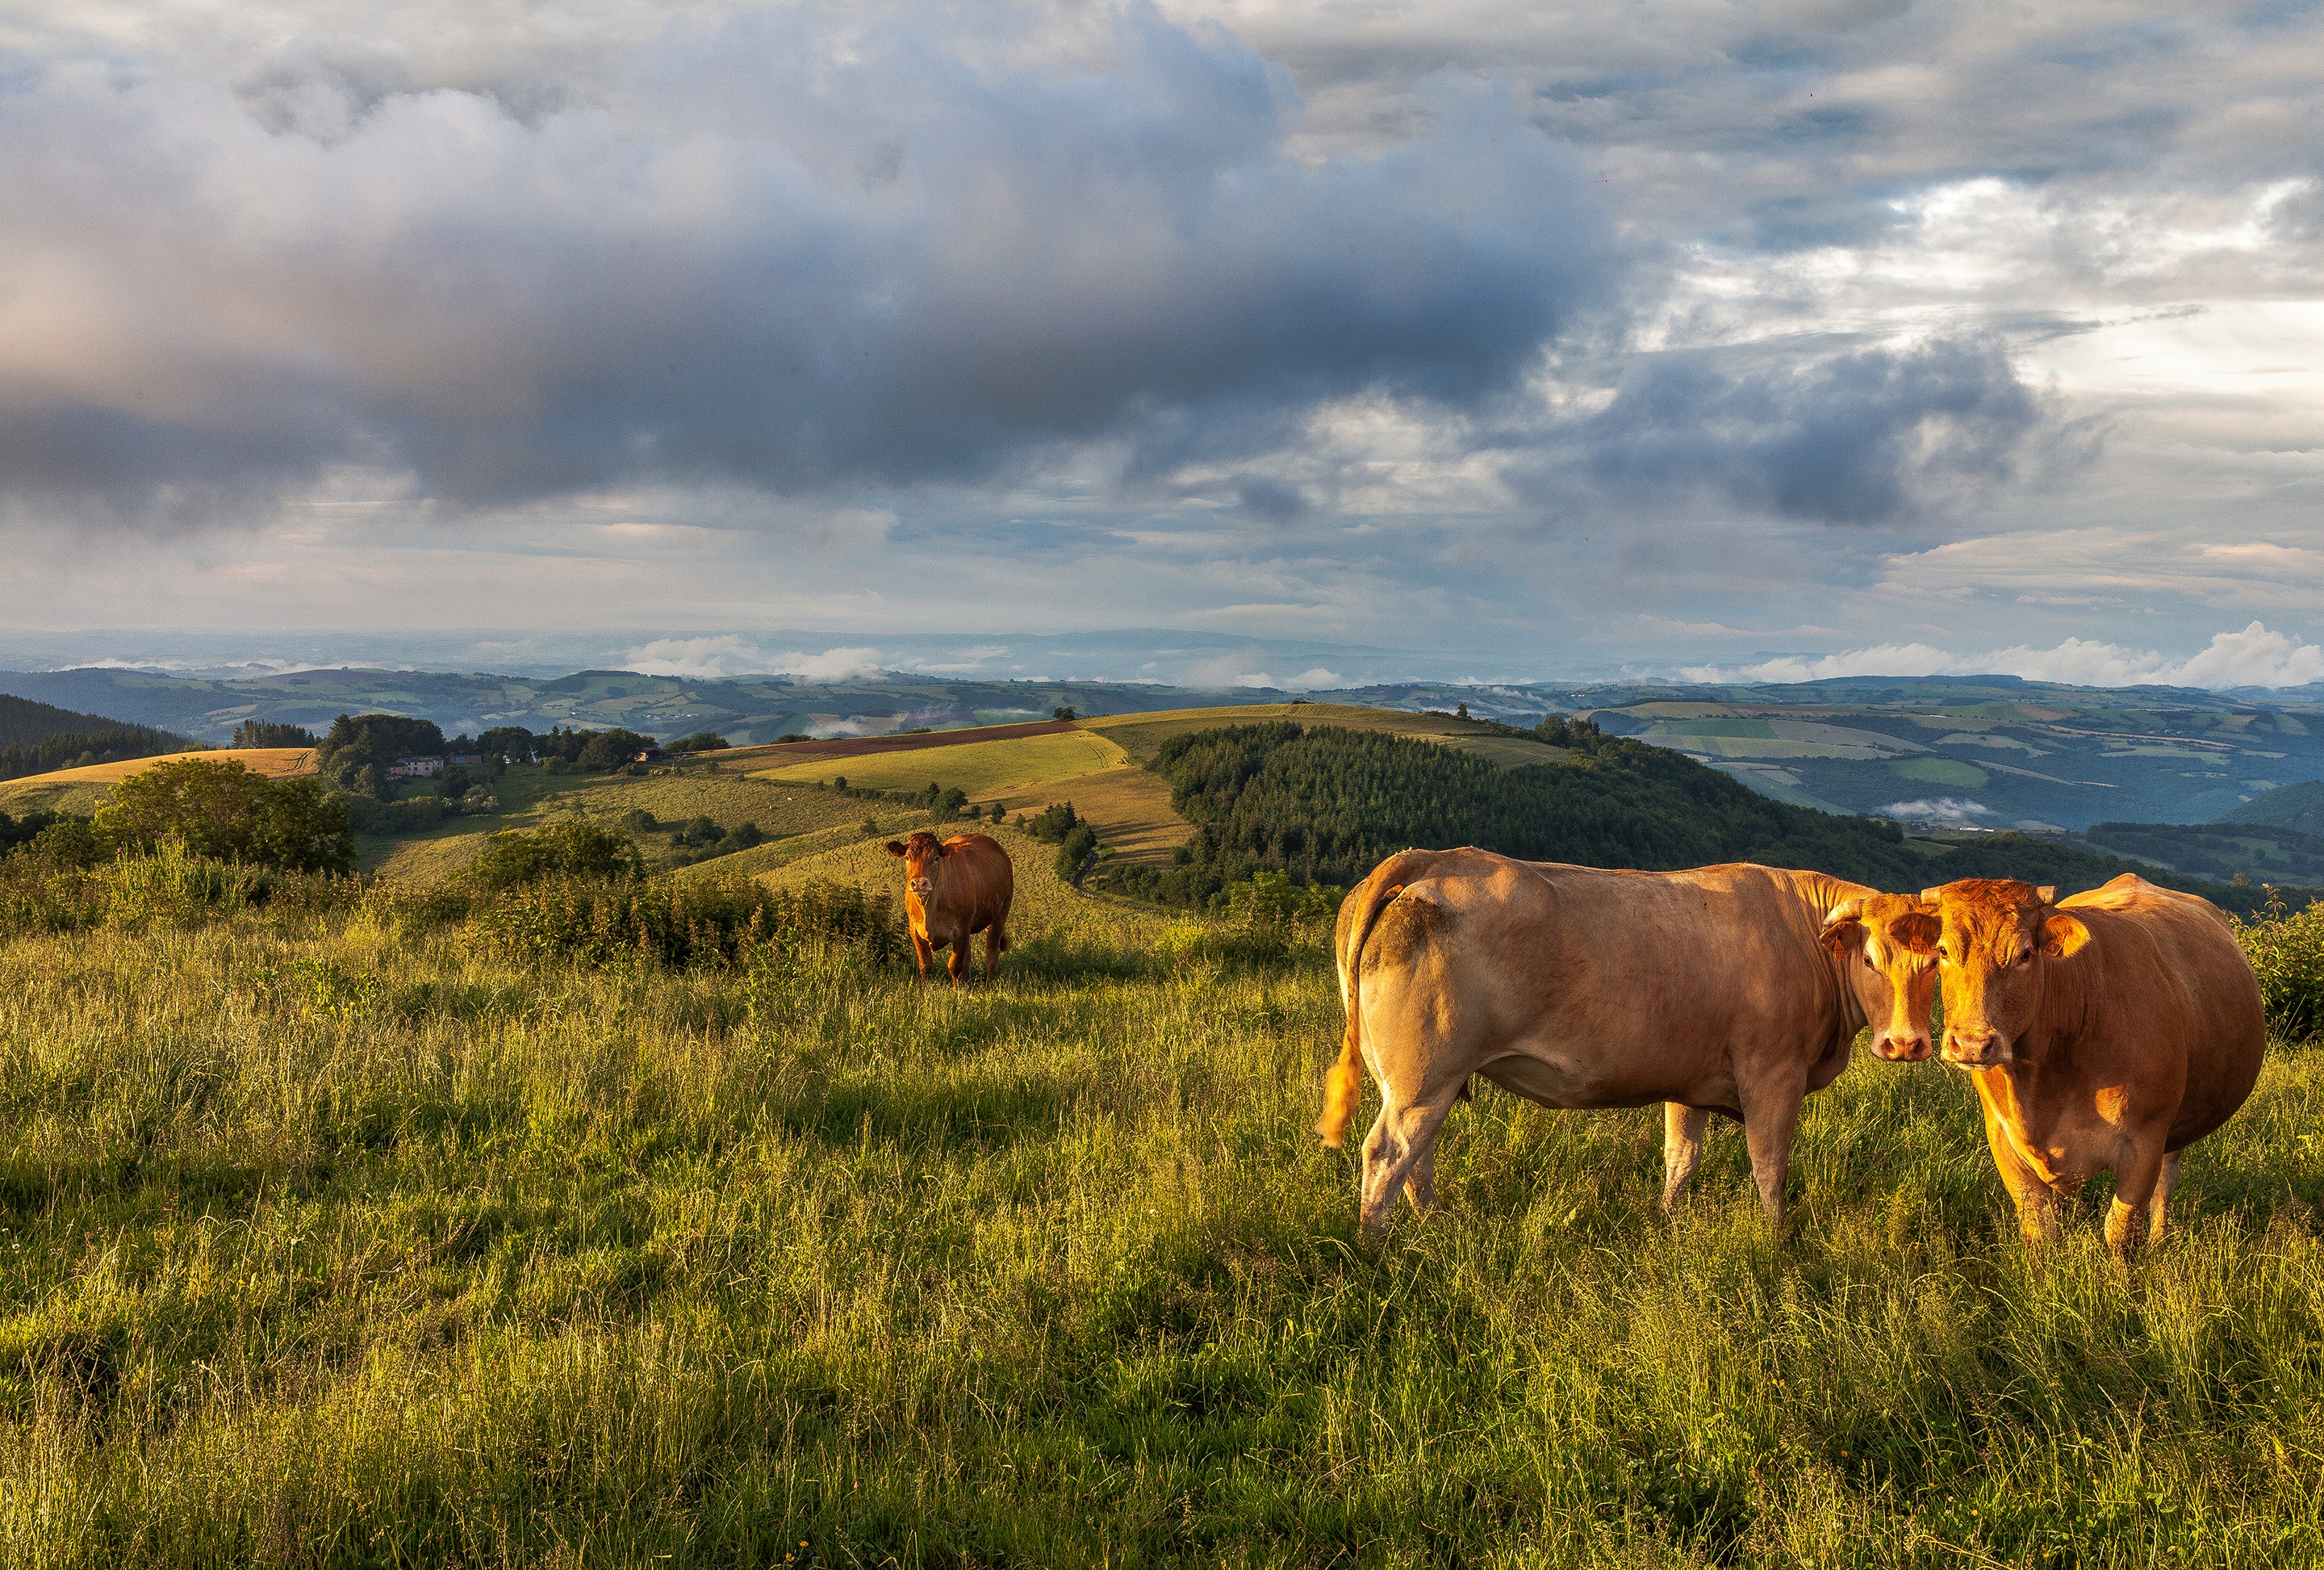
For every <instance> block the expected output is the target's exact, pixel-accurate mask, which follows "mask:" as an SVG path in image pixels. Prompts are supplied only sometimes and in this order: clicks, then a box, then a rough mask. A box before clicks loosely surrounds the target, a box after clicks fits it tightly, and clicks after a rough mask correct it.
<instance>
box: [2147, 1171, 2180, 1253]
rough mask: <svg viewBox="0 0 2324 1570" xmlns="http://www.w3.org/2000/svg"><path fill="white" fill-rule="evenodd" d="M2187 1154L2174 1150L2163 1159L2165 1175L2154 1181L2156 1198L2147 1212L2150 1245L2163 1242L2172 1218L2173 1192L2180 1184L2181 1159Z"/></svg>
mask: <svg viewBox="0 0 2324 1570" xmlns="http://www.w3.org/2000/svg"><path fill="white" fill-rule="evenodd" d="M2186 1153H2187V1152H2186V1151H2184V1150H2173V1151H2172V1152H2171V1153H2170V1154H2169V1155H2167V1156H2165V1157H2163V1175H2162V1176H2161V1177H2159V1178H2156V1179H2155V1180H2154V1198H2153V1202H2152V1204H2151V1205H2149V1207H2148V1211H2147V1222H2146V1241H2147V1242H2150V1243H2159V1242H2162V1241H2163V1226H2164V1224H2166V1223H2167V1222H2168V1221H2169V1220H2170V1216H2171V1190H2172V1188H2174V1187H2177V1186H2178V1182H2179V1158H2180V1157H2181V1156H2183V1155H2185V1154H2186Z"/></svg>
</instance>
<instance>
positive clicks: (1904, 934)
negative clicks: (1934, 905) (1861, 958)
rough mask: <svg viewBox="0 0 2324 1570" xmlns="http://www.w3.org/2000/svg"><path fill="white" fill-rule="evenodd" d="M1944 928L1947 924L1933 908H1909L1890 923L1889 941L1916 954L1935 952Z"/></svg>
mask: <svg viewBox="0 0 2324 1570" xmlns="http://www.w3.org/2000/svg"><path fill="white" fill-rule="evenodd" d="M1944 930H1945V924H1944V923H1943V922H1941V921H1940V920H1938V919H1937V913H1936V912H1935V911H1933V910H1908V911H1906V912H1905V913H1904V915H1902V916H1899V917H1897V918H1896V919H1895V920H1894V921H1891V922H1890V923H1888V937H1889V941H1891V942H1893V943H1895V945H1896V946H1897V947H1899V948H1908V949H1910V950H1912V951H1913V952H1914V954H1934V953H1935V952H1936V951H1937V939H1938V938H1939V937H1942V936H1943V935H1944Z"/></svg>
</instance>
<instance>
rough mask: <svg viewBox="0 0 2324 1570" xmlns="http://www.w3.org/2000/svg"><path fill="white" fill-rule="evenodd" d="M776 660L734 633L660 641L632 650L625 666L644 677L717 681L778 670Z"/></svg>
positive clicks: (623, 658)
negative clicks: (751, 673)
mask: <svg viewBox="0 0 2324 1570" xmlns="http://www.w3.org/2000/svg"><path fill="white" fill-rule="evenodd" d="M773 658H774V657H773V656H772V655H770V654H769V653H767V651H765V650H763V649H760V648H758V647H756V646H755V645H753V644H751V643H748V642H744V641H743V640H742V639H741V638H739V637H737V636H735V635H734V634H733V633H724V634H723V635H721V636H719V637H715V638H656V639H655V640H654V641H653V642H650V643H648V644H645V645H643V646H642V647H641V648H636V649H632V650H631V651H629V652H628V653H626V654H624V655H622V663H623V664H624V665H625V666H626V667H627V668H628V669H630V670H634V671H636V672H638V673H639V674H640V675H641V676H678V677H687V678H691V679H695V680H705V681H706V680H716V679H719V678H721V677H727V676H741V675H743V674H745V673H746V672H758V671H766V670H773V669H774V667H773V665H772V663H771V661H772V660H773Z"/></svg>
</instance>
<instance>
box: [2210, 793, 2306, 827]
mask: <svg viewBox="0 0 2324 1570" xmlns="http://www.w3.org/2000/svg"><path fill="white" fill-rule="evenodd" d="M2212 821H2214V822H2216V823H2258V824H2266V825H2269V826H2270V827H2275V828H2292V829H2298V830H2300V831H2301V833H2303V834H2314V835H2324V780H2294V781H2293V782H2292V783H2291V784H2289V785H2279V786H2277V787H2276V788H2275V789H2274V790H2270V791H2268V792H2267V793H2266V794H2265V795H2264V796H2255V797H2254V798H2252V799H2250V800H2249V801H2246V802H2245V803H2244V804H2243V805H2242V806H2241V807H2235V808H2228V809H2227V811H2225V812H2222V813H2221V814H2219V816H2218V817H2217V818H2215V819H2213V820H2212Z"/></svg>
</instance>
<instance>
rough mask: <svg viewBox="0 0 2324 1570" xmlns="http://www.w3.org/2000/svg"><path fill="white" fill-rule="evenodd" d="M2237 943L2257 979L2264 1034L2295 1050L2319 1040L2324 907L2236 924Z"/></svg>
mask: <svg viewBox="0 0 2324 1570" xmlns="http://www.w3.org/2000/svg"><path fill="white" fill-rule="evenodd" d="M2236 940H2237V941H2238V942H2240V943H2241V944H2242V945H2243V946H2244V952H2245V953H2246V954H2247V955H2249V956H2251V962H2252V970H2253V973H2254V974H2256V975H2257V976H2258V977H2259V995H2260V1002H2262V1003H2263V1004H2264V1006H2265V1007H2266V1009H2267V1030H2268V1034H2269V1035H2271V1036H2273V1037H2274V1038H2275V1039H2277V1040H2279V1041H2287V1042H2292V1043H2295V1044H2296V1043H2300V1042H2306V1041H2313V1040H2316V1039H2318V1038H2319V1037H2324V904H2319V905H2310V906H2309V907H2308V909H2306V910H2302V911H2301V912H2299V913H2298V914H2297V915H2285V914H2283V913H2282V910H2280V909H2279V910H2274V911H2272V912H2270V913H2269V914H2268V915H2266V916H2264V917H2262V918H2261V919H2258V920H2256V921H2239V922H2237V923H2236Z"/></svg>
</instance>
